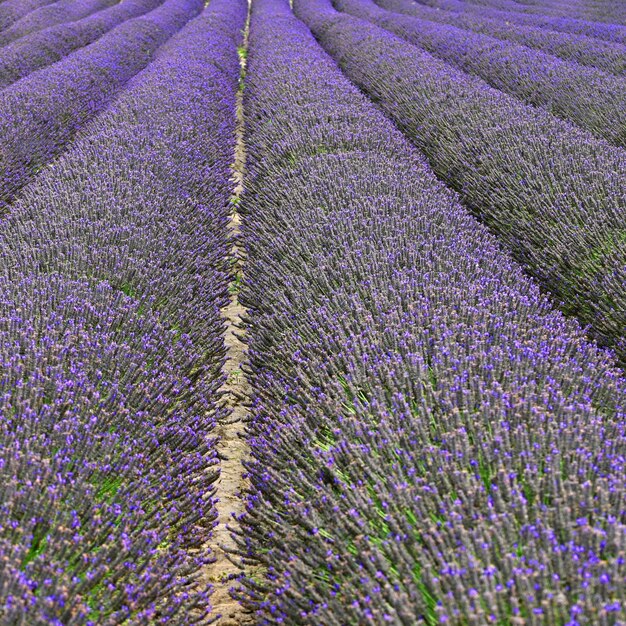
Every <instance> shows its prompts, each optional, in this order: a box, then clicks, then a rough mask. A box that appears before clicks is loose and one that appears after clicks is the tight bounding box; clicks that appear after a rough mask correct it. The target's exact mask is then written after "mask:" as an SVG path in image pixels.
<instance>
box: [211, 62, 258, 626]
mask: <svg viewBox="0 0 626 626" xmlns="http://www.w3.org/2000/svg"><path fill="white" fill-rule="evenodd" d="M242 67H243V68H244V69H245V58H242ZM237 118H238V128H237V147H236V151H235V163H234V165H233V181H234V184H235V189H234V192H233V203H232V213H231V217H230V225H229V228H230V234H231V237H232V240H233V247H232V250H231V259H232V262H233V275H234V277H235V278H234V280H233V283H232V284H231V298H230V303H229V304H228V306H227V307H225V308H224V309H222V315H223V317H224V322H225V326H226V334H225V339H224V340H225V345H226V348H227V361H226V364H225V365H224V372H225V373H226V375H227V380H226V383H225V384H224V387H223V391H224V392H225V396H224V401H225V403H226V405H227V406H228V407H230V408H231V409H232V414H231V415H230V417H229V419H228V421H227V422H226V423H223V424H219V425H218V427H217V429H216V431H215V434H216V435H217V436H218V437H219V438H220V441H219V444H218V449H219V452H220V456H221V457H222V460H221V463H220V478H219V479H218V480H217V483H216V486H217V493H216V496H217V498H218V499H219V502H218V503H217V511H218V514H219V517H218V525H217V527H216V528H215V530H214V533H213V538H212V540H211V542H210V547H211V549H212V550H213V553H214V555H215V556H216V559H217V560H216V561H215V563H213V564H211V565H209V566H207V568H206V571H205V572H204V576H203V582H209V583H211V584H213V586H214V589H215V591H214V593H213V595H212V596H211V605H212V611H211V613H212V615H216V614H218V613H220V614H221V615H222V617H221V618H220V619H219V621H218V622H217V624H218V625H219V626H236V625H246V624H253V623H254V620H253V619H252V617H251V616H250V615H249V613H248V612H247V611H246V610H245V609H244V608H243V607H241V605H240V604H239V603H238V602H236V601H235V600H233V599H232V598H231V596H230V594H229V590H230V588H231V587H232V586H234V585H235V584H236V583H235V581H233V580H229V577H231V576H233V575H237V574H240V573H241V569H240V568H239V567H238V566H237V565H235V563H233V562H232V561H231V559H230V558H229V554H228V550H229V548H234V547H235V545H234V543H233V541H232V539H231V536H230V532H229V529H228V527H231V528H233V527H236V523H237V522H236V520H234V519H233V517H232V516H233V514H235V515H239V514H241V513H243V510H244V506H243V501H242V500H241V498H240V497H239V494H240V493H241V492H242V491H243V490H245V488H246V486H247V481H246V480H245V479H244V477H243V473H244V468H243V465H242V460H244V459H245V458H246V457H247V455H248V453H249V451H248V446H247V443H246V441H245V440H244V439H243V438H242V436H241V435H242V434H243V429H244V424H245V420H246V414H247V410H248V409H247V408H246V398H247V397H248V392H249V385H248V383H247V381H246V378H245V376H244V373H243V372H242V369H241V366H242V364H243V363H245V360H246V354H245V344H244V343H243V342H242V341H241V339H239V337H237V334H238V335H240V336H241V335H242V334H243V332H244V331H243V330H242V329H241V328H240V324H241V319H240V316H241V314H242V313H244V312H245V309H244V307H243V306H242V305H241V304H240V303H239V297H238V285H239V282H240V280H241V278H242V277H243V267H244V262H245V259H244V250H243V248H242V246H241V245H240V244H239V242H238V236H239V231H240V223H241V216H240V215H239V214H238V213H237V201H238V198H239V197H240V195H241V192H242V190H243V173H244V164H245V147H244V142H243V106H242V93H241V91H240V92H239V93H238V94H237ZM227 525H228V526H227ZM233 560H234V561H235V562H237V561H238V559H237V557H233Z"/></svg>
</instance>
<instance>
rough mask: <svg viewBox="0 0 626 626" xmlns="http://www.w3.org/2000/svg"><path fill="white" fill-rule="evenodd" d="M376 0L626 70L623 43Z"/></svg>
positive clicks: (571, 57) (403, 10) (568, 56)
mask: <svg viewBox="0 0 626 626" xmlns="http://www.w3.org/2000/svg"><path fill="white" fill-rule="evenodd" d="M377 4H378V5H380V6H381V7H382V8H385V9H388V10H390V11H395V12H397V13H404V14H407V15H413V16H414V17H419V18H421V19H425V20H430V21H433V22H439V23H443V24H450V25H452V26H457V27H458V28H463V29H466V30H471V31H474V32H477V33H480V34H483V35H489V36H491V37H497V38H498V39H504V40H507V41H513V42H516V43H519V44H522V45H524V46H529V47H530V48H535V49H537V50H541V51H542V52H545V53H547V54H552V55H554V56H557V57H559V58H561V59H564V60H565V61H572V62H574V63H580V64H582V65H588V66H590V67H595V68H597V69H600V70H603V71H605V72H610V73H612V74H617V75H622V74H624V73H626V46H624V45H622V44H618V43H612V42H610V41H602V40H599V39H595V38H593V37H587V36H586V35H572V34H570V33H560V32H556V31H553V30H551V31H546V30H544V29H542V28H537V27H535V26H523V25H520V24H512V23H511V22H509V21H508V20H503V19H493V18H490V17H485V16H479V15H473V14H471V13H469V12H464V13H460V12H457V11H442V10H441V9H433V8H432V7H428V6H424V5H421V4H418V3H416V2H413V1H411V0H377Z"/></svg>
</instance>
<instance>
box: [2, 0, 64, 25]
mask: <svg viewBox="0 0 626 626" xmlns="http://www.w3.org/2000/svg"><path fill="white" fill-rule="evenodd" d="M54 1H55V0H5V2H3V3H2V4H0V31H3V30H4V29H5V28H8V27H9V26H11V24H14V23H15V22H17V21H18V20H19V19H20V18H22V17H23V16H24V15H28V13H30V12H31V11H35V10H36V9H38V8H39V7H43V6H46V5H47V4H52V3H53V2H54Z"/></svg>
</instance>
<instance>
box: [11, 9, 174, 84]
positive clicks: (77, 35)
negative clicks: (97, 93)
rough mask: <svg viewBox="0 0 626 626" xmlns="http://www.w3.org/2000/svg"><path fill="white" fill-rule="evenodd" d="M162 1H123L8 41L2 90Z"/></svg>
mask: <svg viewBox="0 0 626 626" xmlns="http://www.w3.org/2000/svg"><path fill="white" fill-rule="evenodd" d="M75 1H76V2H77V3H78V2H80V0H75ZM162 3H163V0H122V2H120V3H119V4H116V5H115V6H112V7H111V8H109V9H106V10H104V11H100V12H98V13H97V14H96V15H92V16H89V17H86V18H84V19H82V20H79V21H77V22H74V23H70V24H58V25H56V26H51V27H50V28H46V29H44V30H41V31H38V32H36V33H32V34H31V35H27V36H26V37H22V38H21V39H18V40H17V41H15V42H13V43H11V44H8V45H7V46H5V47H4V48H2V49H1V50H0V89H4V88H6V87H8V86H9V85H11V84H13V83H14V82H16V81H18V80H20V79H21V78H24V77H25V76H28V74H31V73H32V72H34V71H35V70H39V69H41V68H43V67H46V66H47V65H52V64H53V63H56V62H58V61H60V60H61V59H62V58H63V57H65V56H67V55H68V54H70V53H71V52H73V51H75V50H77V49H79V48H83V47H84V46H87V45H89V44H90V43H93V42H94V41H95V40H96V39H98V38H99V37H101V36H102V35H103V34H104V33H106V32H108V31H109V30H111V29H112V28H114V27H115V26H118V25H119V24H121V23H122V22H125V21H126V20H128V19H131V18H133V17H138V16H140V15H143V14H144V13H147V12H148V11H152V10H153V9H155V8H156V7H158V6H159V5H160V4H162Z"/></svg>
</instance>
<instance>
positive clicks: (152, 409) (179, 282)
mask: <svg viewBox="0 0 626 626" xmlns="http://www.w3.org/2000/svg"><path fill="white" fill-rule="evenodd" d="M179 6H180V5H179ZM178 11H179V13H180V9H178ZM245 12H246V6H245V3H244V2H243V1H242V2H233V1H232V0H212V2H211V5H210V7H209V8H208V9H206V10H205V12H204V13H203V14H202V15H201V16H200V17H198V18H197V19H195V20H193V21H191V22H190V23H189V24H188V25H187V26H186V27H185V28H184V29H183V30H182V31H181V32H180V33H179V34H177V35H176V36H175V37H173V38H172V39H171V40H170V41H169V42H168V43H167V44H166V45H165V46H164V47H163V48H162V49H161V50H160V51H159V54H158V56H157V58H156V60H155V61H154V62H153V63H152V64H151V65H150V66H149V68H148V69H146V70H145V71H144V72H142V73H141V74H139V75H138V76H137V77H136V78H135V79H134V80H133V81H132V82H131V83H130V85H129V86H128V89H127V90H126V91H125V92H124V93H123V94H122V95H121V96H120V97H119V98H118V99H117V100H116V101H115V103H114V105H112V106H111V107H110V108H109V109H107V111H106V112H104V113H103V114H102V115H101V116H100V117H99V118H98V119H97V121H95V122H94V123H92V124H91V125H90V126H89V128H88V133H85V135H84V136H82V137H81V138H80V139H79V140H78V141H76V142H75V143H74V144H73V145H72V148H71V149H70V150H69V151H68V152H67V153H66V154H65V155H64V156H63V157H61V158H60V159H58V160H56V161H55V162H54V165H53V167H50V168H47V169H46V170H45V171H42V172H41V173H40V174H39V176H38V177H37V179H36V180H35V181H34V182H33V183H32V184H30V185H28V186H27V187H26V188H25V189H24V191H23V194H21V196H20V199H19V201H17V202H16V203H15V204H14V205H13V206H12V211H11V213H10V214H9V215H8V217H6V218H5V220H4V221H3V223H2V228H1V229H0V250H1V252H0V257H1V258H2V259H3V262H2V267H1V268H0V293H2V297H1V299H0V322H1V323H0V362H2V373H1V379H0V387H1V388H2V395H1V396H0V412H1V414H2V416H3V419H2V421H1V423H0V437H1V440H2V446H1V447H0V519H1V520H2V522H1V523H0V562H1V563H2V571H1V574H0V616H1V618H2V621H3V623H7V624H13V623H16V624H17V623H20V624H21V623H28V624H48V623H50V624H52V623H54V624H89V623H92V624H93V623H98V624H122V623H123V624H137V625H140V624H141V625H143V624H148V623H150V624H155V623H165V622H167V623H175V624H188V623H195V622H197V621H203V622H206V614H207V612H208V611H209V610H210V606H209V599H208V590H207V589H204V588H203V586H202V585H200V584H199V583H198V572H199V570H200V569H201V568H202V567H204V566H205V565H206V563H207V561H209V560H210V558H211V554H210V551H208V549H207V547H206V545H205V543H206V541H207V538H208V537H209V536H210V533H211V529H212V527H213V525H214V523H215V519H216V512H215V506H214V481H215V479H216V476H217V464H218V460H217V453H216V449H215V440H214V438H213V437H212V435H211V432H212V430H213V428H214V425H215V423H216V420H217V419H220V418H223V417H226V416H227V410H226V409H224V408H221V407H220V406H219V393H218V389H219V387H220V385H221V383H222V382H223V380H222V379H223V376H222V375H221V373H220V371H221V366H222V362H223V359H224V352H225V351H224V345H223V343H224V342H223V337H222V332H223V324H222V321H221V318H220V307H221V306H223V305H224V303H225V302H226V301H227V299H228V293H227V285H228V281H229V276H228V267H227V265H226V257H227V253H228V245H229V244H228V240H227V235H226V222H227V218H228V204H229V197H230V192H231V184H230V181H229V177H230V162H231V160H232V154H233V151H234V126H235V110H234V109H235V92H236V89H237V83H238V69H239V66H238V57H237V51H236V46H237V45H238V44H239V43H241V30H242V28H243V24H244V21H245ZM164 18H166V19H165V23H166V24H167V25H168V28H171V25H170V23H171V20H172V18H171V16H167V15H166V16H164ZM179 19H181V18H179ZM135 34H137V33H135Z"/></svg>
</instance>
